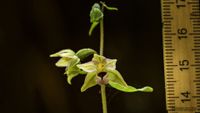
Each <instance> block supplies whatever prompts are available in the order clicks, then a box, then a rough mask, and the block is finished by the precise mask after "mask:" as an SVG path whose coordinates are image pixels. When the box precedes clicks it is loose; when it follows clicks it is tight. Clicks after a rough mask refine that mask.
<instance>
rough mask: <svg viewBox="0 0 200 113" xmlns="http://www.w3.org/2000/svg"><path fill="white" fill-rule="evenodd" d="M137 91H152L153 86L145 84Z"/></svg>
mask: <svg viewBox="0 0 200 113" xmlns="http://www.w3.org/2000/svg"><path fill="white" fill-rule="evenodd" d="M138 91H141V92H153V88H152V87H150V86H145V87H143V88H140V89H138Z"/></svg>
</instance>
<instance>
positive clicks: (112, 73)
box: [107, 70, 128, 87]
mask: <svg viewBox="0 0 200 113" xmlns="http://www.w3.org/2000/svg"><path fill="white" fill-rule="evenodd" d="M107 74H108V79H109V80H111V81H113V82H115V83H118V84H120V85H121V86H124V87H125V86H128V85H127V84H126V82H125V81H124V79H123V77H122V75H121V74H120V73H119V72H118V71H117V70H108V71H107Z"/></svg>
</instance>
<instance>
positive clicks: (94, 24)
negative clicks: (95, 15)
mask: <svg viewBox="0 0 200 113" xmlns="http://www.w3.org/2000/svg"><path fill="white" fill-rule="evenodd" d="M98 24H99V22H93V23H92V24H91V26H90V30H89V36H91V35H92V32H93V30H94V28H95V27H96V26H97V25H98Z"/></svg>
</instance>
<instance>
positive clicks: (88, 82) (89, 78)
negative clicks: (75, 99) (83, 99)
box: [81, 72, 97, 92]
mask: <svg viewBox="0 0 200 113" xmlns="http://www.w3.org/2000/svg"><path fill="white" fill-rule="evenodd" d="M96 74H97V73H96V72H92V73H88V74H87V75H86V77H85V81H84V84H83V85H82V87H81V92H84V91H85V90H87V89H88V88H90V87H93V86H95V85H97V82H96Z"/></svg>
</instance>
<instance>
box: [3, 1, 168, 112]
mask: <svg viewBox="0 0 200 113" xmlns="http://www.w3.org/2000/svg"><path fill="white" fill-rule="evenodd" d="M105 1H106V4H107V5H108V6H109V5H110V6H115V7H118V8H119V11H117V12H115V11H113V12H112V11H105V56H106V57H108V58H117V59H118V62H117V69H118V70H119V71H120V72H121V74H122V75H123V77H124V79H125V80H126V81H127V83H128V84H130V85H132V86H135V87H138V88H139V87H142V86H146V85H149V86H152V87H153V88H154V92H153V93H122V92H118V91H116V90H114V89H107V95H108V97H107V99H108V113H166V110H165V109H166V108H165V90H164V74H163V61H162V60H163V58H162V29H161V28H162V24H161V10H160V7H161V6H160V0H105ZM95 2H99V0H1V1H0V52H1V55H0V69H1V70H0V113H101V112H102V110H101V98H100V93H99V87H98V86H96V87H93V88H90V89H88V90H87V91H86V92H84V93H81V92H80V87H81V86H82V84H83V81H84V76H78V77H76V78H74V79H73V80H72V85H69V84H67V82H66V77H65V75H64V74H63V73H64V69H63V68H57V67H55V63H56V61H57V60H58V59H56V58H49V55H50V54H52V53H55V52H57V51H59V50H61V49H67V48H71V49H73V50H75V51H77V50H79V49H81V48H88V47H89V48H93V49H95V50H97V51H98V50H99V31H98V29H95V31H94V32H93V35H92V37H89V36H88V30H89V27H90V22H89V12H90V9H91V6H92V5H93V3H95Z"/></svg>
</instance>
